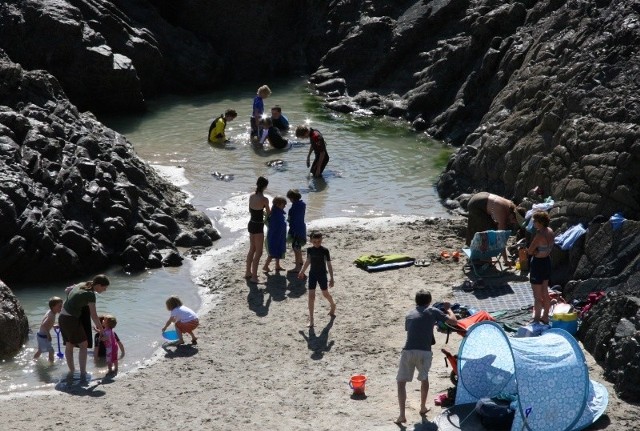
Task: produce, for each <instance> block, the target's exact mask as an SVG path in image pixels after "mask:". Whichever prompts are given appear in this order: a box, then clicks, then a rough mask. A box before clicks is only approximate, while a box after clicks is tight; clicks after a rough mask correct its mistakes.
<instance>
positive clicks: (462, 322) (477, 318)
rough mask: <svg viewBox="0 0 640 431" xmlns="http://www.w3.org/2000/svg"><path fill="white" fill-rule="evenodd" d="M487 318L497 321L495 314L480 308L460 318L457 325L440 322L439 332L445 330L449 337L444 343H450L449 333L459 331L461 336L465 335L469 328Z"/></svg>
mask: <svg viewBox="0 0 640 431" xmlns="http://www.w3.org/2000/svg"><path fill="white" fill-rule="evenodd" d="M485 320H490V321H494V322H495V320H496V319H494V318H493V316H491V314H489V313H488V312H486V311H484V310H480V311H478V312H477V313H475V314H474V315H473V316H469V317H465V318H464V319H458V322H457V323H456V324H455V325H449V324H448V323H446V322H438V332H444V333H445V334H447V339H446V341H445V342H444V343H445V344H449V335H451V333H452V332H455V333H457V334H458V335H460V336H461V337H465V336H466V335H467V331H468V330H469V328H471V327H472V326H473V325H475V324H476V323H478V322H483V321H485Z"/></svg>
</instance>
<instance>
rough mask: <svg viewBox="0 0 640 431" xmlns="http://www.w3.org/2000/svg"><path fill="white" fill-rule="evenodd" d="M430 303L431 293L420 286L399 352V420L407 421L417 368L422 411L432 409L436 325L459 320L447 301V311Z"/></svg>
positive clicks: (453, 323) (425, 411)
mask: <svg viewBox="0 0 640 431" xmlns="http://www.w3.org/2000/svg"><path fill="white" fill-rule="evenodd" d="M429 304H431V293H430V292H428V291H426V290H419V291H418V292H417V293H416V308H414V309H413V310H411V311H409V312H408V313H407V316H406V318H405V324H404V326H405V330H406V331H407V342H406V343H405V345H404V348H403V349H402V354H401V356H400V366H399V367H398V376H397V377H396V380H397V382H398V405H399V406H400V416H398V419H396V421H395V423H396V424H402V423H404V422H406V421H407V418H406V416H405V404H406V402H407V382H410V381H412V380H413V372H414V370H416V369H417V370H418V380H419V381H420V382H421V386H420V415H421V416H424V415H426V414H427V412H428V411H429V409H428V408H427V406H426V403H427V394H428V393H429V369H430V368H431V360H432V359H433V352H431V344H432V343H433V340H434V338H433V326H434V325H435V324H436V322H447V323H449V324H450V325H455V324H457V320H456V316H455V315H454V314H453V311H451V308H450V304H449V303H448V302H445V309H446V313H447V314H445V313H443V312H442V311H440V310H438V309H437V308H429Z"/></svg>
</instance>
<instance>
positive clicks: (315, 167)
mask: <svg viewBox="0 0 640 431" xmlns="http://www.w3.org/2000/svg"><path fill="white" fill-rule="evenodd" d="M296 137H298V138H309V143H310V144H311V145H310V146H309V154H307V168H308V167H309V166H311V170H310V172H311V174H312V175H313V176H314V177H321V176H322V171H324V168H325V167H326V166H327V163H329V153H327V145H326V143H325V142H324V138H323V137H322V134H321V133H320V132H319V131H317V130H315V129H312V128H310V127H308V126H305V125H300V126H298V127H296ZM311 153H314V154H315V159H313V164H311Z"/></svg>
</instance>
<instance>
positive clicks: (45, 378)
mask: <svg viewBox="0 0 640 431" xmlns="http://www.w3.org/2000/svg"><path fill="white" fill-rule="evenodd" d="M57 370H58V367H56V365H55V362H54V363H53V364H52V363H49V362H47V363H45V362H42V361H39V362H36V364H35V371H36V374H37V375H38V380H39V381H41V382H42V383H54V382H56V381H57V380H58V379H57V377H56V378H54V377H53V372H54V371H57Z"/></svg>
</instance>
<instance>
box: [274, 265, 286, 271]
mask: <svg viewBox="0 0 640 431" xmlns="http://www.w3.org/2000/svg"><path fill="white" fill-rule="evenodd" d="M276 271H286V270H285V269H284V268H283V267H281V266H276Z"/></svg>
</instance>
